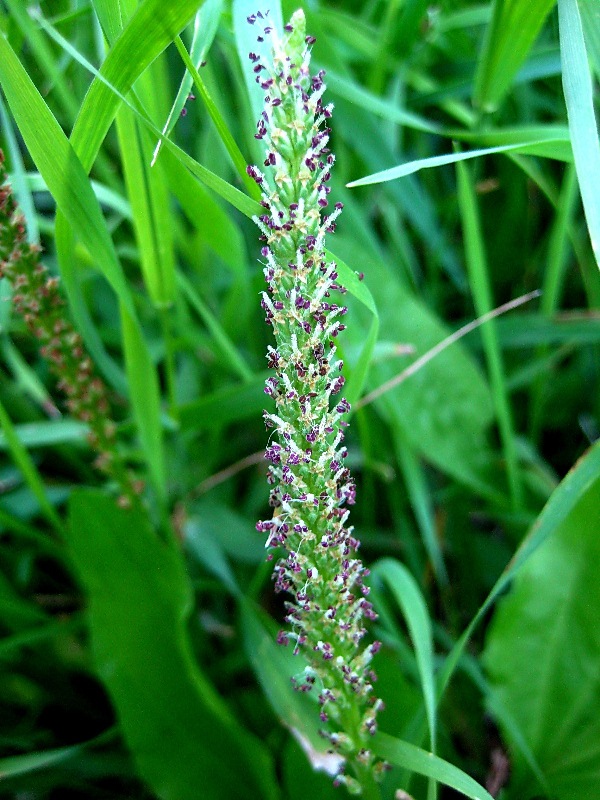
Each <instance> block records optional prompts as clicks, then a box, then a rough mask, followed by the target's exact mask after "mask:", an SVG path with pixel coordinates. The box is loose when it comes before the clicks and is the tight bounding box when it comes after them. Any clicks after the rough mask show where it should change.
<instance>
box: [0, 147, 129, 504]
mask: <svg viewBox="0 0 600 800" xmlns="http://www.w3.org/2000/svg"><path fill="white" fill-rule="evenodd" d="M6 177H7V176H6V167H5V164H4V155H3V153H2V151H1V150H0V278H7V279H8V281H9V282H10V283H11V285H12V287H13V298H12V300H13V304H14V307H15V310H16V311H17V312H18V313H19V314H20V315H21V316H22V317H23V320H24V321H25V324H26V325H27V327H28V329H29V330H30V332H31V333H32V334H33V335H34V336H35V337H36V338H37V339H38V341H39V342H40V353H41V354H42V356H43V357H44V358H46V359H47V360H48V361H49V363H50V365H51V368H52V371H53V372H54V374H55V375H56V377H57V378H58V387H59V388H60V389H61V390H62V391H63V392H64V393H65V395H66V396H67V403H66V405H67V408H68V409H69V411H70V413H71V414H72V415H73V416H74V417H76V418H77V419H79V420H81V421H82V422H85V423H86V424H87V425H88V427H89V430H90V432H89V434H88V440H89V443H90V445H91V446H92V448H93V449H94V450H95V451H96V453H97V454H98V455H97V458H96V460H95V462H94V464H95V466H96V467H97V469H99V470H100V471H101V472H102V473H104V474H105V475H106V476H107V477H109V478H110V479H111V480H113V481H114V482H115V483H116V485H117V487H118V491H119V492H120V496H119V504H120V505H122V506H123V507H128V506H130V505H131V504H132V503H133V502H134V501H135V500H136V498H137V497H138V495H139V494H140V492H141V491H142V489H143V485H142V483H141V482H140V481H138V480H136V479H135V478H134V477H133V476H132V475H131V473H130V472H129V471H128V470H127V469H126V467H125V465H124V463H123V461H122V459H121V458H120V456H119V454H118V452H117V441H116V425H115V423H114V422H113V421H112V419H110V417H109V415H108V412H109V403H108V391H107V388H106V386H105V384H104V383H103V381H102V380H101V379H100V378H99V377H98V376H97V375H96V374H95V372H94V366H93V363H92V360H91V359H90V357H89V355H88V354H87V353H86V351H85V349H84V346H83V343H82V340H81V336H80V335H79V334H78V333H77V331H76V330H75V329H74V328H73V326H72V324H71V323H70V322H69V320H68V318H67V315H66V308H65V303H64V300H63V299H62V297H61V294H60V291H59V282H58V278H56V277H53V276H51V275H50V274H49V272H48V270H47V269H46V267H45V266H44V265H43V264H42V263H41V262H40V248H39V247H37V246H36V245H33V244H30V243H29V242H28V241H27V236H26V230H25V222H24V219H23V215H22V214H21V213H20V211H19V209H18V207H17V205H16V203H15V200H14V198H13V195H12V191H11V188H10V186H9V185H8V183H6Z"/></svg>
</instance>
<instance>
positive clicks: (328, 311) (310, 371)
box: [248, 11, 383, 796]
mask: <svg viewBox="0 0 600 800" xmlns="http://www.w3.org/2000/svg"><path fill="white" fill-rule="evenodd" d="M265 17H266V15H264V16H263V14H261V13H258V14H256V15H252V16H251V17H249V18H248V21H249V22H250V23H251V24H255V23H256V22H258V21H260V20H263V21H264V23H265V25H266V27H265V28H264V32H265V34H266V36H267V37H268V36H270V37H271V41H272V58H271V60H270V61H269V63H261V59H260V57H259V56H258V55H256V54H255V53H250V60H251V61H252V62H253V64H254V72H255V73H256V76H257V77H256V80H257V82H258V83H259V84H260V86H261V87H262V88H263V89H264V90H265V92H266V97H265V104H264V110H263V112H262V115H261V118H260V119H259V121H258V125H257V128H258V131H257V133H256V138H257V139H262V140H263V142H264V143H265V145H266V158H265V161H264V165H265V167H266V174H263V173H262V172H261V171H260V170H259V169H257V168H256V167H248V174H249V175H250V176H251V177H252V178H253V179H254V180H255V181H256V183H257V184H258V185H259V186H260V187H261V189H262V192H263V196H262V202H261V204H262V206H263V207H264V209H265V213H264V214H262V215H261V216H260V217H255V220H254V221H255V222H256V224H257V225H258V227H259V228H260V231H261V234H262V235H261V239H262V240H263V242H264V246H263V248H262V251H261V254H262V256H263V258H264V260H265V266H264V275H265V279H266V283H267V290H266V291H265V292H263V296H262V308H263V309H264V311H265V314H266V322H267V324H269V325H271V326H272V328H273V333H274V335H275V340H276V347H272V346H270V347H269V348H268V354H267V359H268V363H269V366H270V367H271V368H272V369H274V370H275V375H274V376H273V377H270V378H268V379H267V381H266V386H265V393H266V394H268V395H270V396H271V397H273V398H274V400H275V406H276V408H275V413H270V412H266V411H265V413H264V418H265V423H266V426H267V428H270V429H272V431H273V436H272V438H271V440H270V443H269V445H268V447H267V449H266V452H265V457H266V458H267V460H268V461H269V462H270V467H269V483H270V484H271V485H272V489H271V496H270V505H271V506H272V507H273V508H274V514H273V518H272V519H270V520H263V521H261V522H259V523H258V524H257V529H258V530H259V531H262V532H264V533H266V534H267V535H268V538H267V547H272V548H284V549H285V555H284V557H282V558H281V559H280V560H279V561H278V562H277V564H276V566H275V570H274V579H275V588H276V591H285V592H288V593H290V594H291V595H292V598H293V600H292V601H290V602H287V603H286V608H287V617H286V621H287V622H288V623H289V624H290V626H291V628H292V630H291V631H288V632H283V631H282V632H280V634H279V637H278V641H279V642H280V643H282V644H286V643H287V642H288V641H290V640H291V641H293V642H294V643H295V652H298V651H299V650H300V648H302V649H303V652H304V653H305V654H306V657H307V660H308V662H309V664H310V666H308V667H307V668H306V670H305V672H304V675H303V678H302V679H301V680H299V681H296V682H295V685H296V688H297V689H298V690H300V691H309V690H311V689H312V688H313V686H314V687H316V688H317V690H318V691H319V703H320V706H321V711H320V717H321V720H322V721H323V722H324V723H329V724H328V725H327V730H324V731H323V735H324V736H325V737H326V738H328V739H329V741H330V743H331V745H332V748H333V750H334V751H335V752H336V753H338V754H339V755H340V756H342V757H343V759H344V761H345V762H346V764H347V766H348V767H350V768H351V769H352V771H353V772H354V775H355V777H351V776H350V775H348V774H347V773H345V772H343V771H342V772H340V774H338V775H337V777H336V782H337V783H344V784H345V785H346V786H347V787H348V789H349V790H350V791H351V792H353V793H354V794H359V793H361V792H362V793H365V794H369V796H371V795H373V796H375V795H376V794H377V789H376V787H375V785H374V783H373V776H374V774H375V773H378V772H380V771H381V769H382V764H381V762H379V761H377V759H376V758H375V756H374V755H373V754H372V752H371V751H370V749H369V738H370V736H371V735H372V734H373V733H374V732H375V730H376V714H377V711H378V710H380V709H381V708H382V705H383V704H382V702H381V701H380V700H377V699H375V698H374V697H373V695H372V682H373V680H374V679H375V675H374V673H373V672H372V671H371V670H370V669H369V662H370V661H371V658H372V656H373V655H374V654H375V653H376V652H377V650H378V649H379V646H380V644H379V642H374V643H373V644H371V645H368V646H366V647H364V646H361V640H362V638H363V636H364V634H365V629H364V620H365V619H367V620H368V619H375V618H376V615H375V613H374V611H373V609H372V606H371V604H370V603H369V601H368V600H367V599H366V595H367V594H368V588H367V587H366V586H365V585H364V584H363V577H364V576H365V575H366V574H367V570H365V568H364V567H363V565H362V563H361V561H360V559H358V558H357V557H356V555H355V553H356V550H357V549H358V546H359V542H358V541H357V539H356V538H355V537H354V535H353V529H352V527H347V520H348V515H349V511H348V509H347V508H345V506H346V505H352V504H353V503H354V500H355V485H354V482H353V480H352V478H351V476H350V471H349V469H348V468H347V467H346V466H344V459H345V458H346V455H347V450H346V448H345V447H344V445H343V440H344V433H343V428H344V427H345V426H346V425H347V423H346V422H344V421H343V420H342V417H343V415H344V414H346V413H347V412H348V411H349V410H350V405H349V403H348V401H347V400H346V399H345V398H343V397H340V396H339V393H340V391H341V390H342V387H343V386H344V378H343V376H342V374H341V370H342V366H343V364H342V362H341V361H340V360H339V359H336V357H335V353H336V348H335V344H334V339H335V338H336V337H337V335H338V334H339V333H341V332H342V331H343V330H344V328H345V325H344V324H343V323H342V319H343V318H344V315H345V314H346V312H347V308H346V307H345V306H343V305H340V304H338V303H335V302H332V301H331V299H330V298H331V294H332V292H334V291H338V292H341V293H343V292H345V289H344V287H342V286H341V285H340V283H339V281H338V274H337V270H336V265H335V263H334V262H328V261H327V260H326V258H325V235H326V233H330V232H333V231H334V230H335V221H336V219H337V217H338V215H339V214H340V212H341V210H342V204H341V203H336V204H335V207H334V210H333V211H332V212H331V213H329V214H326V213H325V209H326V208H327V207H328V205H329V203H328V194H329V191H330V189H329V186H328V185H327V182H328V180H329V177H330V170H331V167H332V166H333V162H334V157H333V155H332V154H331V153H330V151H329V148H328V146H327V145H328V139H329V132H330V129H329V128H328V127H327V126H326V125H327V120H328V119H329V118H330V117H331V112H332V106H331V105H324V104H323V102H322V96H323V92H324V90H325V84H324V82H323V75H324V73H323V72H319V73H318V74H317V75H315V76H313V77H311V75H310V72H309V62H310V49H309V46H310V45H311V44H313V42H314V41H315V40H314V38H312V37H310V36H309V37H306V36H305V21H304V14H303V13H302V11H297V12H296V13H295V14H294V15H293V17H292V19H291V21H290V23H289V24H288V25H286V26H285V29H284V36H283V38H282V39H280V38H279V36H278V35H277V33H276V32H275V31H274V30H273V29H272V28H271V27H269V25H268V24H266V23H267V20H266V18H265ZM258 41H259V42H262V41H264V37H263V36H262V35H261V36H259V38H258ZM269 557H270V558H272V557H273V556H272V555H271V554H270V555H269ZM342 769H343V767H342ZM369 787H370V788H369Z"/></svg>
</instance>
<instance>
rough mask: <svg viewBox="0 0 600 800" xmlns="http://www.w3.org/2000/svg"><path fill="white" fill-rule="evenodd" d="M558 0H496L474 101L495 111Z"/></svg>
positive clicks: (487, 109)
mask: <svg viewBox="0 0 600 800" xmlns="http://www.w3.org/2000/svg"><path fill="white" fill-rule="evenodd" d="M555 2H556V0H495V2H494V10H493V15H492V19H491V21H490V24H489V25H488V27H487V30H486V35H485V40H484V45H483V51H482V53H481V56H480V58H479V62H478V65H477V72H476V75H475V93H474V98H473V99H474V103H475V105H476V106H478V107H479V108H480V109H482V110H483V111H485V112H490V111H494V110H495V109H496V108H497V107H498V106H499V105H500V103H501V102H502V100H503V99H504V96H505V95H506V93H507V92H508V90H509V88H510V85H511V83H512V81H513V79H514V77H515V75H516V73H517V71H518V69H519V68H520V66H521V65H522V63H523V61H524V60H525V58H526V57H527V54H528V53H529V51H530V50H531V47H532V45H533V43H534V41H535V39H536V37H537V35H538V33H539V31H540V29H541V27H542V25H543V24H544V20H545V19H546V16H547V15H548V13H549V12H550V10H551V8H552V7H553V6H554V3H555Z"/></svg>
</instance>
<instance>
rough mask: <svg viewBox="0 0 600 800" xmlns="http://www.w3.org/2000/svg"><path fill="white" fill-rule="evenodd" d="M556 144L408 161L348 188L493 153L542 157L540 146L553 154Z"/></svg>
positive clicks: (543, 142)
mask: <svg viewBox="0 0 600 800" xmlns="http://www.w3.org/2000/svg"><path fill="white" fill-rule="evenodd" d="M556 142H562V140H561V139H538V140H534V141H531V142H521V143H519V144H507V145H501V146H498V147H486V148H485V149H482V150H470V151H469V152H464V151H461V152H459V153H448V154H447V155H443V156H432V157H431V158H419V159H417V160H416V161H407V162H406V163H405V164H399V165H398V166H397V167H391V168H390V169H384V170H382V171H381V172H375V173H373V175H366V176H365V177H364V178H358V179H357V180H355V181H351V182H350V183H347V184H346V186H347V187H348V188H354V187H355V186H370V185H371V184H374V183H386V182H387V181H393V180H396V179H397V178H403V177H404V176H405V175H412V174H413V173H414V172H419V170H421V169H431V168H432V167H441V166H443V165H445V164H455V163H457V162H458V161H467V160H468V159H471V158H479V157H480V156H487V155H490V154H491V153H505V152H508V151H511V150H514V151H516V152H519V153H523V154H527V155H541V153H540V151H539V149H538V146H539V145H543V146H544V148H548V152H549V153H552V152H553V150H552V148H553V147H554V145H555V143H556ZM549 157H552V156H549Z"/></svg>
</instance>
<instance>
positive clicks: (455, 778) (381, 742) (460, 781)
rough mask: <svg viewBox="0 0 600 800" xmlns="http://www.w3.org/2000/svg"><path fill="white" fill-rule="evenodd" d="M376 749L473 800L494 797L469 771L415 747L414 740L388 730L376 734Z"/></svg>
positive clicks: (386, 758)
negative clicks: (412, 742)
mask: <svg viewBox="0 0 600 800" xmlns="http://www.w3.org/2000/svg"><path fill="white" fill-rule="evenodd" d="M373 750H374V752H375V753H377V755H379V756H381V757H382V758H385V760H386V761H389V763H390V764H395V765H397V766H399V767H403V768H405V769H409V770H410V771H411V772H416V773H417V774H419V775H425V776H427V777H428V778H433V779H434V780H436V781H439V783H443V784H444V785H445V786H450V787H451V788H452V789H456V791H458V792H460V793H461V794H463V795H464V796H465V797H470V798H471V800H494V799H493V797H492V795H491V794H490V793H489V792H487V791H486V790H485V789H484V788H483V786H480V785H479V784H478V783H477V781H475V780H473V778H471V777H470V776H469V775H467V774H466V772H463V771H462V770H461V769H459V768H458V767H455V766H454V765H453V764H450V763H449V762H448V761H444V759H442V758H439V756H436V755H433V753H428V752H427V751H426V750H422V749H421V748H420V747H415V745H414V744H410V742H404V741H402V740H401V739H397V738H396V737H394V736H389V735H388V734H387V733H376V734H375V736H374V737H373Z"/></svg>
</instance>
